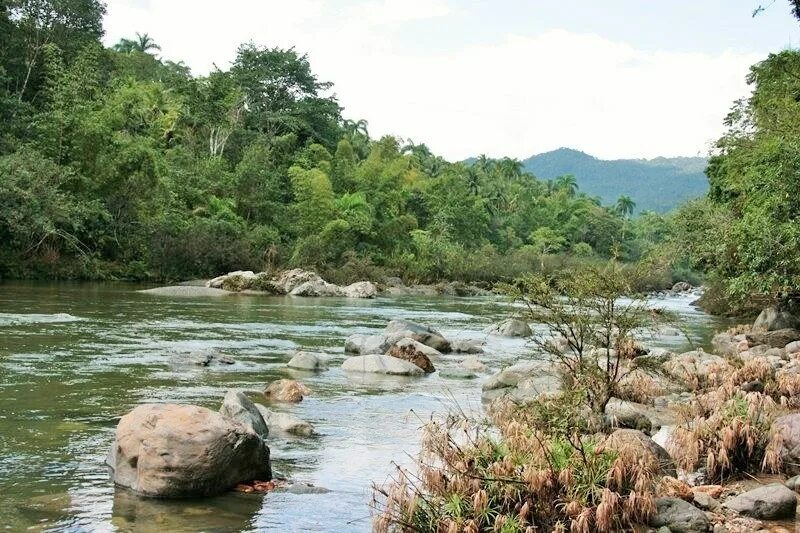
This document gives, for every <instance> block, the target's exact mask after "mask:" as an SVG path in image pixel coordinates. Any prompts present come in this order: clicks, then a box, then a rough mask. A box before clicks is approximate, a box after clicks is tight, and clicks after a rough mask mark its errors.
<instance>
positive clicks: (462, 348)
mask: <svg viewBox="0 0 800 533" xmlns="http://www.w3.org/2000/svg"><path fill="white" fill-rule="evenodd" d="M450 350H451V351H453V352H454V353H472V354H477V353H483V347H482V346H481V345H480V344H479V343H478V342H475V341H466V340H454V341H450Z"/></svg>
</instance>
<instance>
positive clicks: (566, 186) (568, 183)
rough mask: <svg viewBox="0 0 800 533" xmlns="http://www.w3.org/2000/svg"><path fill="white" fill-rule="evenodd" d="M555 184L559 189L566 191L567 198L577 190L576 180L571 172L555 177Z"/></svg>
mask: <svg viewBox="0 0 800 533" xmlns="http://www.w3.org/2000/svg"><path fill="white" fill-rule="evenodd" d="M555 186H556V189H558V190H559V191H564V192H565V193H567V196H568V197H569V198H572V197H573V196H575V194H576V193H577V192H578V181H577V180H576V179H575V176H573V175H572V174H566V175H564V176H559V177H557V178H556V182H555Z"/></svg>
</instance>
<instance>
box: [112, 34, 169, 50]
mask: <svg viewBox="0 0 800 533" xmlns="http://www.w3.org/2000/svg"><path fill="white" fill-rule="evenodd" d="M114 50H116V51H117V52H125V53H128V54H130V53H131V52H142V53H145V54H149V53H150V51H151V50H159V51H160V50H161V47H160V46H159V45H158V44H156V42H155V41H154V40H153V38H152V37H150V34H148V33H139V32H136V38H135V39H125V38H122V39H120V40H119V42H118V43H117V44H115V45H114Z"/></svg>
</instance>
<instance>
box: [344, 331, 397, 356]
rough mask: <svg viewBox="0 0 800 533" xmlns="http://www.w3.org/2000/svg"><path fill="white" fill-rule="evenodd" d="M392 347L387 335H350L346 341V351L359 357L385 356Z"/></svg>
mask: <svg viewBox="0 0 800 533" xmlns="http://www.w3.org/2000/svg"><path fill="white" fill-rule="evenodd" d="M391 347H392V343H391V339H389V337H387V336H386V335H362V334H360V333H356V334H354V335H350V336H349V337H347V339H346V340H345V341H344V351H345V352H346V353H354V354H359V355H370V354H384V353H386V352H387V351H388V350H389V348H391Z"/></svg>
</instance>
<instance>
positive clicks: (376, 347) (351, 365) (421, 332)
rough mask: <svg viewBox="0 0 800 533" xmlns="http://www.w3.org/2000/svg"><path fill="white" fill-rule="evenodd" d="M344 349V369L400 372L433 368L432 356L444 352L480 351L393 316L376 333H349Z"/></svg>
mask: <svg viewBox="0 0 800 533" xmlns="http://www.w3.org/2000/svg"><path fill="white" fill-rule="evenodd" d="M344 349H345V352H346V353H348V354H352V355H351V356H350V357H348V358H347V359H346V360H345V361H344V363H343V364H342V369H344V370H345V371H348V372H369V373H377V374H389V375H400V376H418V375H423V374H425V373H432V372H434V371H435V370H436V369H435V367H434V365H433V362H432V361H431V358H433V359H436V358H437V357H438V356H441V355H442V354H445V353H465V354H476V353H481V352H482V351H483V349H482V348H481V347H480V346H479V345H478V344H476V343H473V342H469V341H463V340H458V341H452V342H451V341H449V340H447V339H445V338H444V336H443V335H442V334H441V333H440V332H439V331H438V330H436V329H433V328H431V327H429V326H425V325H422V324H418V323H416V322H412V321H410V320H392V321H390V322H389V324H387V326H386V328H385V329H384V330H383V333H380V334H377V335H362V334H356V335H351V336H350V337H348V338H347V340H346V341H345V345H344ZM462 370H466V369H465V368H462ZM452 377H467V376H466V375H464V376H455V375H453V376H452Z"/></svg>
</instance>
